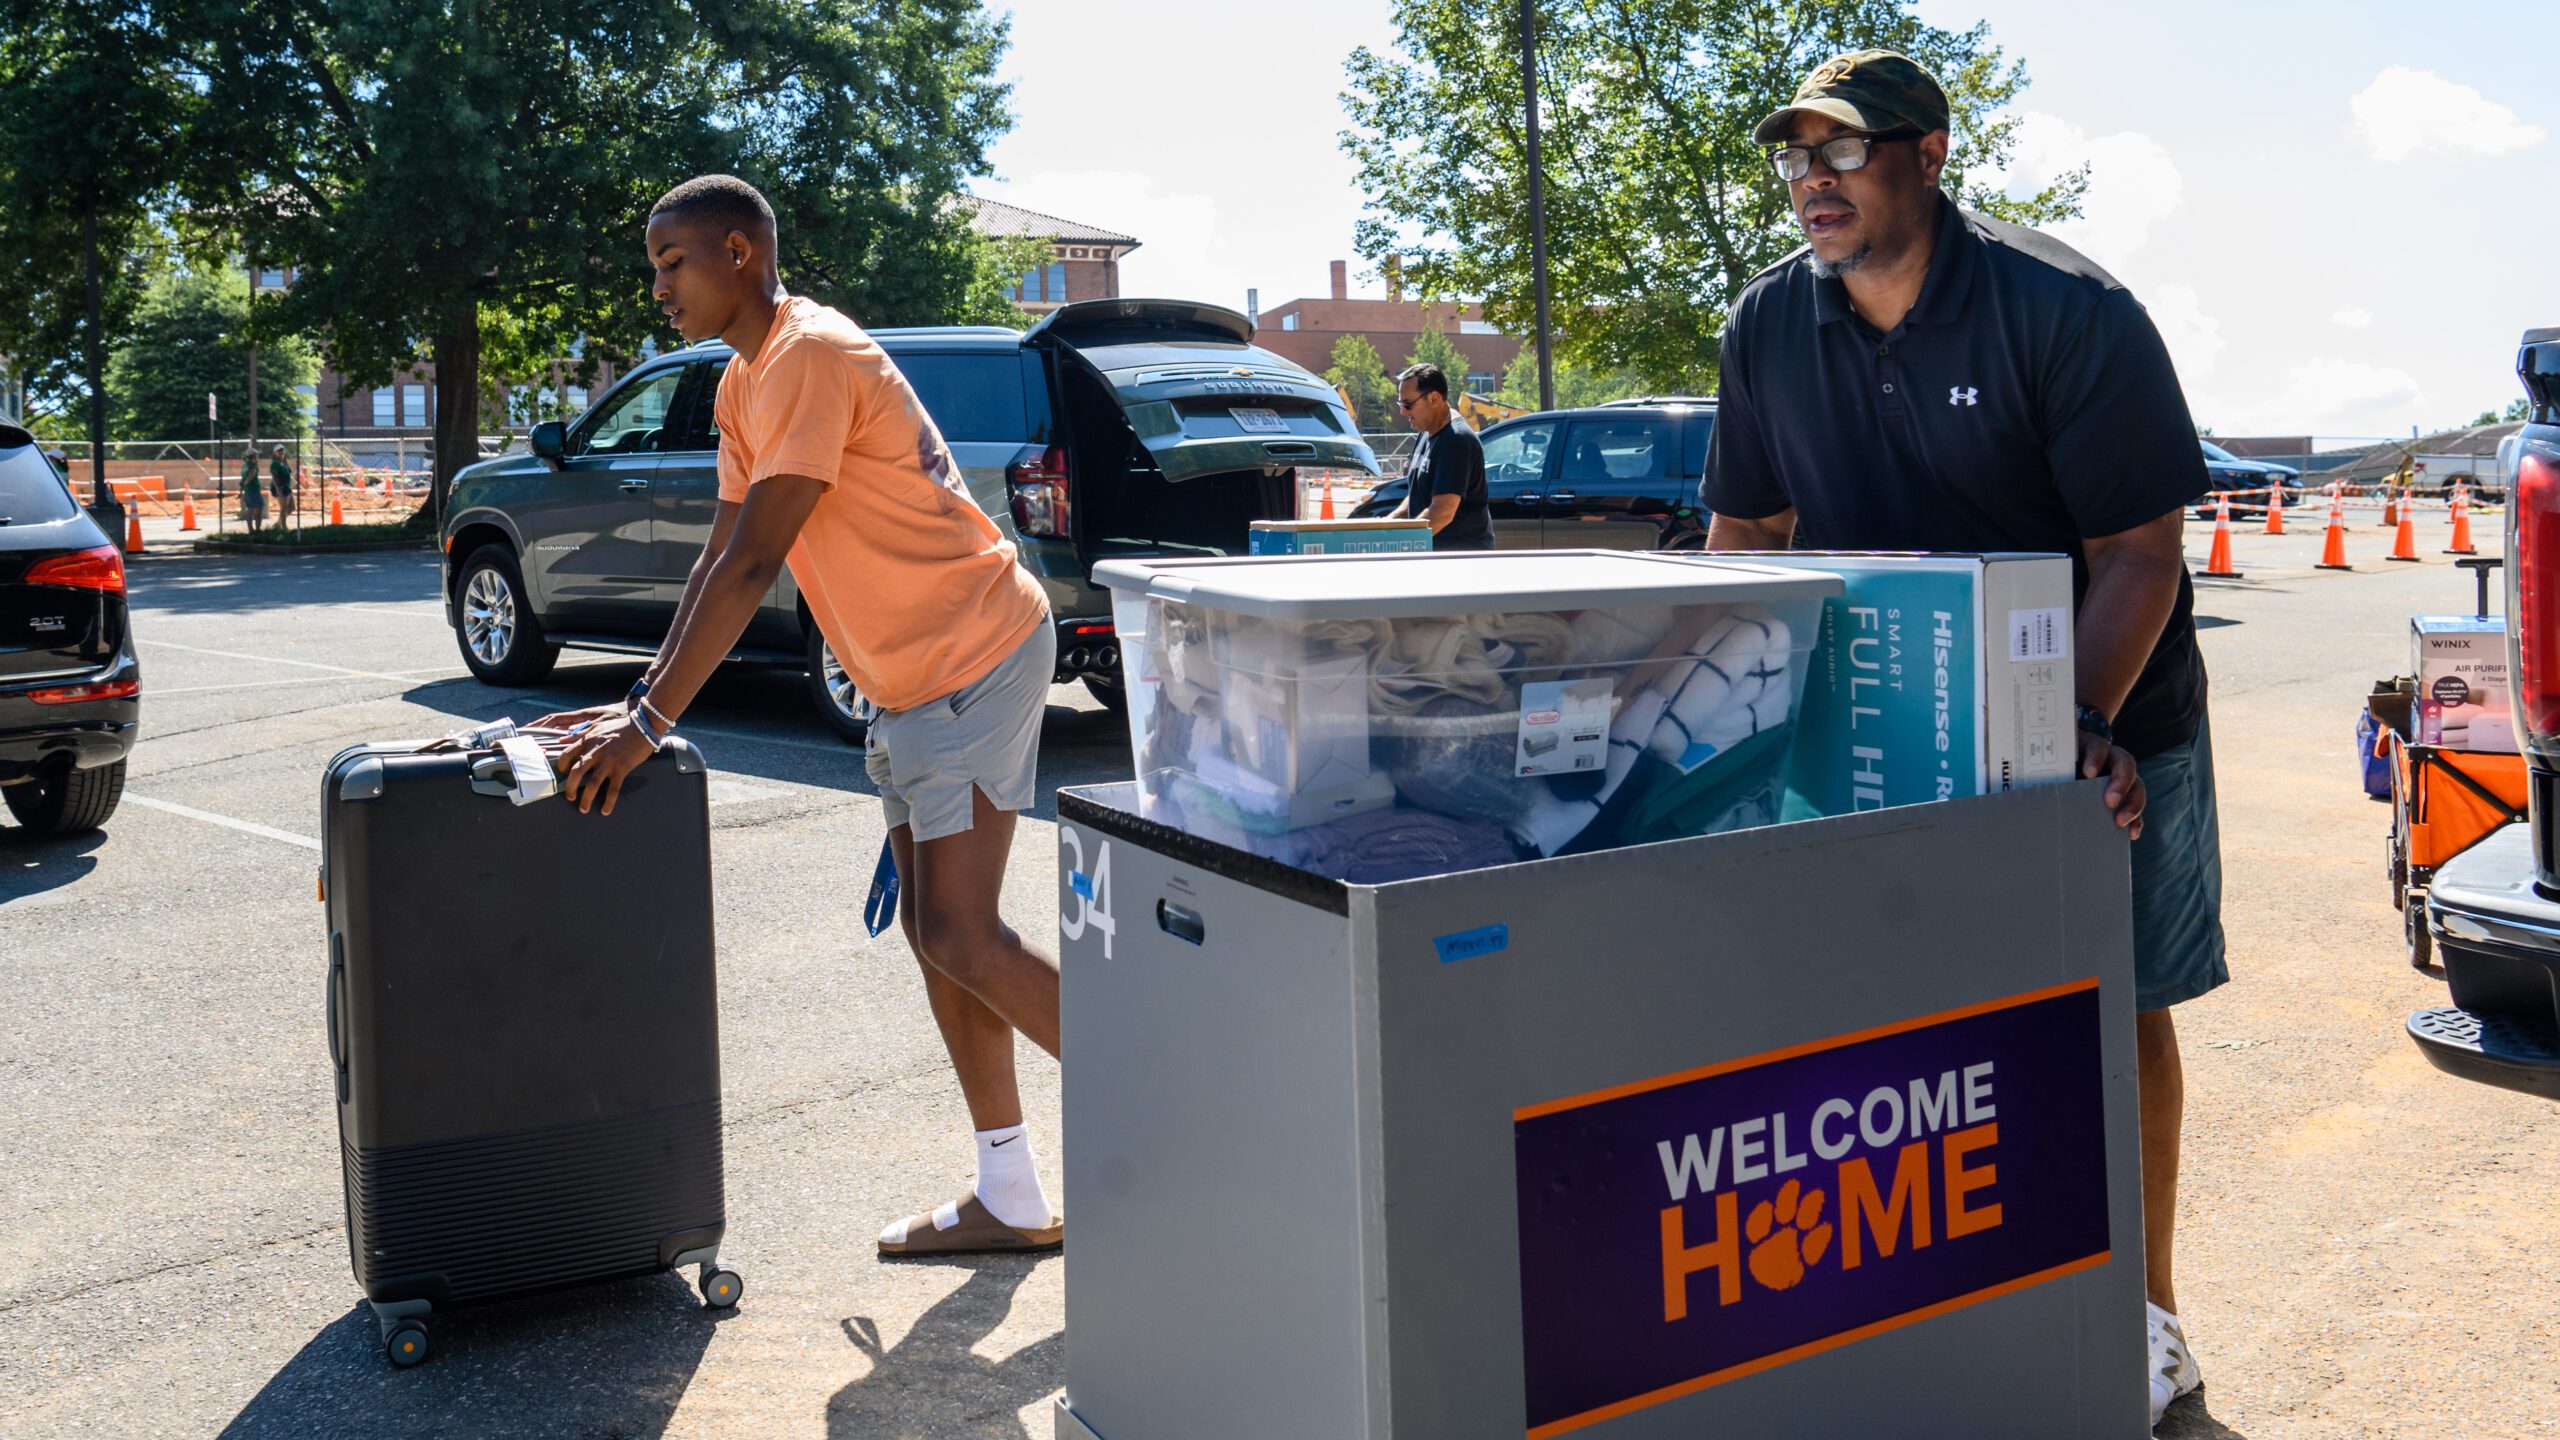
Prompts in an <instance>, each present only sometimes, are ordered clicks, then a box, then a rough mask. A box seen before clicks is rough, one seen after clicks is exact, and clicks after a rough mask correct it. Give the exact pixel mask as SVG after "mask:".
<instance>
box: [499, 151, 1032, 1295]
mask: <svg viewBox="0 0 2560 1440" xmlns="http://www.w3.org/2000/svg"><path fill="white" fill-rule="evenodd" d="M647 244H648V253H649V262H650V265H651V267H652V268H653V270H654V271H655V275H656V283H655V286H654V288H653V291H652V293H653V294H654V295H655V296H656V298H657V300H658V303H659V304H660V305H662V306H664V307H665V309H666V312H667V317H668V318H669V319H670V320H671V321H673V322H674V324H675V326H676V328H677V329H678V330H679V331H681V332H682V333H683V334H684V337H685V338H686V339H687V340H689V341H690V340H700V339H704V338H707V337H709V336H713V335H717V336H719V337H720V338H721V339H722V340H724V341H726V342H728V344H729V346H730V348H731V349H732V350H734V351H735V352H736V357H735V358H734V359H732V360H731V361H730V362H729V365H728V368H727V370H726V371H725V372H724V373H723V374H722V376H721V379H720V393H719V398H718V401H717V402H716V412H715V413H716V414H717V416H718V419H719V427H720V504H719V509H718V511H717V512H716V514H715V516H714V519H713V521H712V526H711V539H710V543H709V544H708V545H706V546H705V547H704V549H703V552H702V558H701V559H700V560H699V561H698V562H697V563H696V564H695V565H694V567H693V574H692V576H691V578H690V579H689V580H687V581H686V583H685V591H684V598H683V600H682V602H681V603H680V604H679V605H678V606H677V609H676V618H675V622H674V624H673V626H672V627H671V628H670V629H669V631H668V634H667V639H666V643H665V644H664V645H662V646H661V647H659V651H658V658H657V660H656V662H655V663H654V664H652V665H651V666H650V667H649V671H648V673H647V674H646V675H645V676H643V677H642V679H641V682H640V684H639V685H636V686H634V687H633V694H632V695H631V697H629V699H628V700H627V701H626V702H625V704H624V705H620V706H602V707H598V708H596V709H594V710H589V711H578V712H572V713H570V714H566V715H558V716H550V717H546V723H567V724H576V723H580V722H586V723H587V724H588V728H587V729H586V731H585V732H584V733H583V734H581V735H580V736H579V738H578V739H577V741H576V742H575V743H574V745H573V746H572V747H571V749H570V750H569V751H568V752H567V754H566V755H564V756H563V757H562V761H561V764H562V766H563V769H564V772H565V775H566V784H565V786H564V791H565V793H566V795H567V796H568V798H569V800H570V801H571V802H572V803H574V804H576V805H577V806H578V808H579V809H580V810H581V811H582V812H583V811H585V810H587V809H588V808H589V807H590V806H594V805H597V804H599V803H600V804H601V805H602V806H603V808H604V811H605V813H606V814H608V815H609V814H611V813H613V804H614V800H615V798H616V796H617V795H618V794H619V793H620V790H621V786H622V780H623V777H624V776H626V775H628V774H630V773H631V771H632V770H633V769H634V768H636V767H637V766H638V765H639V764H640V763H641V762H642V761H644V760H646V759H648V758H649V756H650V755H651V754H652V753H653V752H654V750H655V749H656V747H657V745H658V744H659V743H660V742H661V741H663V740H664V739H665V738H666V735H667V733H668V732H669V731H670V730H672V729H673V728H674V727H675V725H676V723H677V722H678V721H679V720H680V719H681V718H682V717H683V715H684V711H685V707H686V706H687V705H688V704H690V703H691V702H692V700H693V698H694V696H695V694H696V693H697V692H698V691H699V690H700V689H701V688H702V685H703V682H704V681H706V680H708V679H709V678H710V676H711V672H712V671H713V670H714V669H716V668H718V666H719V664H720V662H721V659H722V658H723V657H724V656H726V655H727V654H728V653H729V649H730V647H731V646H732V645H733V644H734V643H735V642H736V641H737V638H738V636H739V634H740V633H741V632H742V631H743V630H745V628H746V625H747V621H748V619H749V618H750V617H751V616H752V615H753V614H754V613H755V610H756V606H757V605H758V604H759V603H760V602H761V600H762V599H763V597H764V594H765V592H766V591H767V590H769V589H771V588H772V585H773V582H774V580H775V579H776V577H777V576H778V575H779V574H780V572H781V570H782V567H783V566H784V565H785V564H788V565H789V566H790V567H791V574H792V578H793V579H794V580H796V581H798V582H799V586H800V593H801V596H802V597H803V598H804V599H806V600H807V601H808V604H809V613H810V615H811V617H812V618H813V619H815V620H816V622H817V625H818V629H819V630H820V632H822V633H823V634H824V635H825V636H826V638H827V643H828V645H829V646H830V647H831V648H832V649H833V650H834V651H835V655H836V658H837V660H838V661H840V662H841V663H842V664H843V665H844V667H845V669H846V671H847V672H848V673H850V674H851V675H852V677H853V679H854V681H855V682H856V683H857V684H858V685H860V686H861V688H862V692H863V693H864V694H865V695H868V696H870V697H871V698H872V700H873V701H874V702H875V703H876V704H878V705H879V706H880V709H881V713H880V715H879V717H878V718H877V719H875V720H874V721H873V722H872V725H871V741H870V751H869V755H868V759H867V768H868V770H869V772H870V775H871V778H872V780H873V781H874V782H875V783H877V784H878V786H879V787H880V800H881V804H882V807H883V808H884V809H885V811H886V812H887V819H888V822H889V843H890V846H891V848H892V850H893V851H894V852H895V854H896V856H897V862H898V873H899V875H900V876H901V877H903V879H904V887H903V888H904V891H905V898H906V903H905V905H904V906H903V907H902V908H903V914H904V922H905V931H906V936H907V943H908V945H909V946H910V947H911V948H913V949H914V951H915V953H916V956H917V958H918V959H919V960H920V961H921V962H922V963H923V968H924V981H925V994H926V997H927V999H928V1000H929V1001H930V1002H931V1003H932V1006H933V1017H934V1020H935V1022H936V1023H937V1024H938V1025H939V1026H940V1027H941V1030H942V1038H943V1044H944V1046H945V1047H946V1048H947V1049H948V1050H949V1051H950V1054H951V1063H952V1067H953V1069H955V1070H956V1071H957V1072H958V1073H959V1078H960V1089H961V1091H962V1093H963V1094H964V1095H965V1096H966V1097H967V1098H968V1103H969V1113H970V1117H971V1119H972V1121H973V1122H974V1124H975V1127H976V1130H977V1146H978V1174H977V1180H976V1182H975V1183H974V1184H973V1185H972V1186H971V1187H970V1190H969V1193H967V1194H966V1195H963V1196H962V1197H960V1198H959V1199H958V1200H956V1201H953V1202H950V1203H947V1204H944V1205H942V1206H939V1207H937V1208H935V1209H933V1210H929V1211H925V1212H923V1213H920V1214H916V1215H912V1216H909V1217H908V1218H906V1219H903V1220H898V1221H895V1222H893V1223H891V1224H890V1225H889V1227H888V1228H887V1229H886V1230H884V1231H882V1232H881V1236H880V1249H881V1251H882V1253H884V1254H957V1253H965V1252H977V1251H994V1250H1041V1249H1048V1248H1051V1247H1054V1246H1056V1245H1058V1244H1059V1243H1060V1240H1061V1237H1062V1235H1063V1233H1064V1221H1063V1219H1062V1218H1061V1217H1060V1216H1059V1215H1058V1214H1057V1213H1056V1212H1055V1211H1053V1210H1052V1209H1051V1208H1050V1205H1049V1200H1048V1197H1047V1196H1046V1195H1045V1194H1044V1193H1042V1190H1041V1187H1040V1178H1039V1175H1038V1173H1037V1172H1036V1171H1035V1170H1034V1169H1033V1165H1032V1156H1031V1141H1030V1139H1029V1137H1028V1136H1027V1135H1025V1133H1024V1131H1023V1124H1022V1100H1021V1095H1020V1091H1019V1089H1018V1087H1017V1085H1016V1083H1015V1078H1014V1048H1013V1037H1014V1033H1015V1032H1016V1031H1020V1032H1021V1033H1022V1034H1023V1035H1025V1036H1027V1037H1029V1038H1030V1040H1031V1042H1032V1043H1033V1044H1035V1045H1038V1046H1039V1047H1040V1048H1041V1049H1043V1050H1046V1051H1048V1052H1049V1053H1050V1054H1051V1055H1055V1054H1057V1053H1058V963H1057V961H1056V960H1055V959H1053V958H1051V957H1050V956H1048V955H1045V954H1043V953H1041V952H1039V951H1037V950H1034V949H1032V948H1030V947H1029V946H1026V945H1025V944H1023V943H1022V937H1021V936H1019V935H1017V934H1015V933H1014V932H1013V930H1012V929H1010V928H1009V927H1007V926H1006V925H1005V923H1004V921H1003V919H1002V917H1001V916H1000V915H999V914H998V912H997V899H998V896H999V892H1000V891H1001V889H1002V886H1003V882H1004V872H1005V862H1006V859H1007V857H1008V855H1009V854H1010V852H1011V848H1012V842H1013V831H1014V818H1015V815H1016V813H1017V812H1019V811H1021V810H1023V809H1025V808H1027V807H1028V806H1029V805H1030V804H1031V803H1032V800H1033V797H1034V793H1035V789H1036V786H1035V781H1034V768H1035V764H1036V761H1037V758H1038V752H1039V741H1040V719H1041V715H1042V712H1043V709H1044V707H1045V706H1046V704H1047V700H1048V693H1049V681H1050V678H1051V676H1052V674H1053V673H1054V672H1055V668H1056V665H1057V643H1058V642H1057V633H1056V631H1055V630H1054V629H1053V628H1052V627H1051V625H1050V621H1049V609H1048V602H1047V601H1046V600H1045V599H1043V598H1042V596H1041V593H1040V589H1039V587H1038V585H1036V584H1035V583H1034V582H1033V581H1032V579H1031V578H1030V577H1029V576H1028V575H1026V574H1024V573H1023V570H1022V568H1021V566H1019V565H1017V564H1016V563H1015V562H1014V549H1013V546H1012V544H1011V543H1010V542H1008V541H1007V540H1005V539H1004V537H1003V536H1002V534H1000V533H999V532H998V531H997V529H996V527H995V525H994V524H993V523H992V522H990V521H989V520H988V519H987V517H986V514H985V513H984V512H983V511H981V510H980V509H979V508H978V507H977V505H976V503H975V502H973V501H972V500H971V499H970V498H969V492H968V489H967V487H966V485H965V484H964V483H963V482H962V480H961V476H960V470H959V467H958V466H957V465H955V464H954V463H953V462H952V459H951V452H950V450H949V449H948V448H946V447H945V446H944V444H943V440H942V434H941V432H940V431H939V430H938V429H936V428H935V426H934V423H933V420H932V418H931V417H930V416H928V415H927V414H926V413H925V411H924V407H923V406H922V405H921V404H919V403H918V402H917V400H916V395H915V391H914V390H912V389H911V388H909V387H908V384H907V381H906V377H905V376H903V375H900V374H899V373H898V367H897V366H896V365H894V364H893V363H891V362H890V359H889V357H888V356H887V355H886V354H884V353H882V351H881V349H880V347H879V346H878V345H876V344H874V343H873V342H872V340H871V338H870V337H869V336H867V335H865V334H863V332H862V330H861V329H860V327H858V326H856V325H855V324H854V323H853V322H852V321H851V320H848V319H846V318H845V317H844V316H843V315H841V314H839V313H837V312H836V311H834V310H831V309H829V308H827V307H826V306H823V305H820V304H818V303H816V302H815V301H812V300H809V299H807V298H805V297H802V296H797V295H786V294H784V293H783V289H782V284H781V280H780V278H779V276H778V275H777V273H776V271H775V265H774V221H773V210H772V208H771V207H770V206H768V205H767V204H766V203H765V200H764V197H763V196H762V195H760V194H758V193H756V190H755V189H754V187H752V186H750V185H748V184H747V183H746V182H745V181H743V180H739V179H737V178H735V177H733V176H727V175H705V176H700V177H698V178H696V179H692V180H688V181H686V182H685V183H684V184H682V185H679V186H677V187H676V188H675V189H673V190H671V191H669V192H667V195H666V197H665V198H664V199H661V200H660V201H659V202H658V203H657V206H656V207H655V208H654V209H652V210H651V211H650V212H649V228H648V236H647ZM847 873H851V872H850V870H848V872H847Z"/></svg>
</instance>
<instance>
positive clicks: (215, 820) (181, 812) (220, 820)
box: [124, 790, 320, 850]
mask: <svg viewBox="0 0 2560 1440" xmlns="http://www.w3.org/2000/svg"><path fill="white" fill-rule="evenodd" d="M124 803H126V804H127V805H139V806H141V807H142V808H143V809H145V810H158V811H160V812H162V813H163V814H168V815H176V816H180V817H183V818H185V819H188V820H201V821H203V822H204V823H206V824H207V825H220V826H222V827H223V828H225V829H228V830H238V831H242V832H244V833H246V834H250V835H263V836H265V837H266V838H267V839H269V840H281V841H283V842H284V843H286V844H287V845H299V846H301V847H302V848H303V849H305V850H317V849H319V848H320V842H319V841H317V840H314V839H312V838H311V837H310V836H308V835H296V834H294V833H293V832H292V831H290V830H278V829H277V828H275V827H274V826H272V825H261V824H259V823H258V822H257V821H255V820H238V819H234V818H232V817H231V816H229V815H216V814H214V813H213V812H212V811H210V810H198V809H194V808H193V807H190V806H186V805H176V804H172V803H170V802H169V801H166V800H154V799H152V798H150V797H149V796H147V795H136V794H134V793H133V792H132V791H130V790H128V791H126V792H125V793H124Z"/></svg>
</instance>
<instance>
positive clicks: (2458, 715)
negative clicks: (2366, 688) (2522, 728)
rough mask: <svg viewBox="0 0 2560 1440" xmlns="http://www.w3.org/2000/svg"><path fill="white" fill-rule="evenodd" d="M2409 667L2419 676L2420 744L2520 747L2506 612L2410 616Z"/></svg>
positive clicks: (2509, 749)
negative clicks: (2510, 710) (2512, 714)
mask: <svg viewBox="0 0 2560 1440" xmlns="http://www.w3.org/2000/svg"><path fill="white" fill-rule="evenodd" d="M2409 673H2411V674H2413V675H2415V676H2417V677H2418V706H2417V711H2418V713H2417V722H2418V743H2419V744H2421V745H2444V746H2449V747H2451V748H2453V749H2456V750H2495V751H2502V752H2505V753H2509V754H2512V753H2514V751H2515V748H2516V733H2515V722H2514V721H2513V720H2512V719H2510V718H2509V716H2508V714H2507V622H2506V619H2505V618H2504V617H2503V616H2498V615H2413V616H2411V617H2409Z"/></svg>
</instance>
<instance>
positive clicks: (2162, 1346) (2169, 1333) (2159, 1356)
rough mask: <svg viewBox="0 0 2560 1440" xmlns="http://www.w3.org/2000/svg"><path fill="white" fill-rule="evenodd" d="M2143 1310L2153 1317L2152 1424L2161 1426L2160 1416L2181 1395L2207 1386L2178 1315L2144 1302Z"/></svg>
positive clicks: (2167, 1410)
mask: <svg viewBox="0 0 2560 1440" xmlns="http://www.w3.org/2000/svg"><path fill="white" fill-rule="evenodd" d="M2143 1309H2145V1310H2146V1311H2148V1312H2150V1318H2151V1426H2152V1428H2153V1429H2155V1430H2156V1429H2158V1428H2159V1427H2160V1417H2161V1416H2163V1415H2165V1414H2167V1413H2169V1407H2170V1405H2171V1404H2173V1403H2175V1402H2176V1400H2177V1398H2178V1397H2179V1396H2181V1395H2192V1394H2194V1393H2195V1392H2196V1391H2198V1390H2201V1389H2203V1388H2204V1373H2203V1372H2202V1371H2200V1370H2198V1369H2197V1368H2196V1357H2195V1353H2194V1352H2193V1351H2191V1350H2189V1349H2188V1348H2187V1332H2186V1329H2185V1327H2184V1326H2182V1325H2180V1324H2179V1323H2178V1317H2177V1316H2175V1315H2172V1314H2170V1313H2169V1312H2168V1311H2166V1310H2163V1309H2161V1308H2160V1307H2159V1306H2157V1305H2153V1304H2151V1303H2149V1302H2148V1301H2146V1302H2144V1304H2143Z"/></svg>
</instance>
